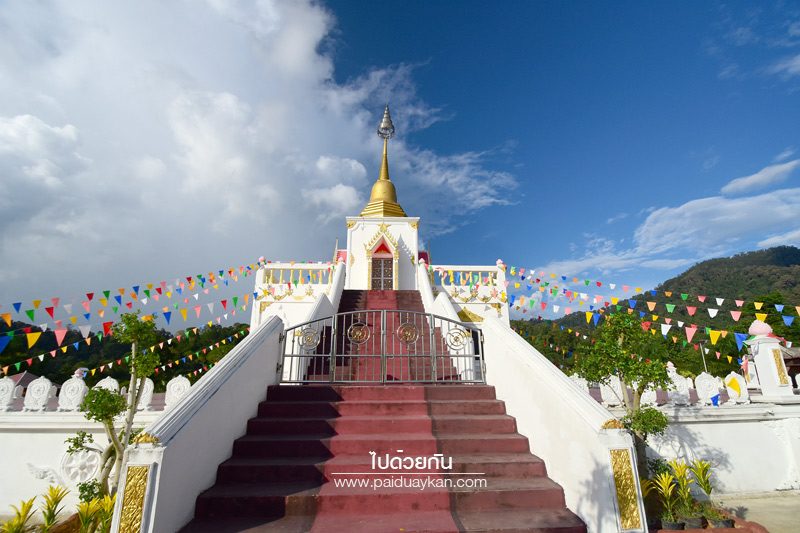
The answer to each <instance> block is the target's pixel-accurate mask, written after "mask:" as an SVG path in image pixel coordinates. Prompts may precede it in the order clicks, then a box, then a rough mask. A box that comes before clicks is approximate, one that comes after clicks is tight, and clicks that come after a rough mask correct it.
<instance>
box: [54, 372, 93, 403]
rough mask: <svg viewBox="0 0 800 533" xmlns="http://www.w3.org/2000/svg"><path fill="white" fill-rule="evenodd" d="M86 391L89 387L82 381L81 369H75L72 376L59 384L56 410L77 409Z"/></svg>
mask: <svg viewBox="0 0 800 533" xmlns="http://www.w3.org/2000/svg"><path fill="white" fill-rule="evenodd" d="M88 391H89V387H87V386H86V383H85V382H84V381H83V369H78V370H76V371H75V373H74V374H73V375H72V377H71V378H69V379H68V380H67V381H65V382H64V384H63V385H61V391H60V392H59V393H58V410H59V411H77V410H78V408H79V407H80V406H81V402H82V401H83V397H84V396H86V393H87V392H88Z"/></svg>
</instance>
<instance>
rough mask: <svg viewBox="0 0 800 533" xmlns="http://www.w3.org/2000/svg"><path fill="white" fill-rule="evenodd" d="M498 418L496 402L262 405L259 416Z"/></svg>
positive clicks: (502, 408) (500, 409)
mask: <svg viewBox="0 0 800 533" xmlns="http://www.w3.org/2000/svg"><path fill="white" fill-rule="evenodd" d="M424 414H432V415H459V414H461V415H492V414H497V415H502V414H505V404H504V403H503V402H501V401H499V400H458V401H451V400H428V401H422V400H420V401H416V400H398V401H371V400H363V401H362V400H353V401H341V402H315V401H308V402H299V401H298V402H269V401H266V402H262V403H261V404H260V405H259V407H258V416H260V417H269V416H273V417H291V418H294V417H310V418H319V417H330V418H335V417H339V416H358V415H362V416H363V415H404V416H411V415H424Z"/></svg>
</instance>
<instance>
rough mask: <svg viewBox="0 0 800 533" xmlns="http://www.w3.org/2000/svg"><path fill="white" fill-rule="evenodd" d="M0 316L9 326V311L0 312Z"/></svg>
mask: <svg viewBox="0 0 800 533" xmlns="http://www.w3.org/2000/svg"><path fill="white" fill-rule="evenodd" d="M0 318H2V319H3V322H5V323H6V325H7V326H8V327H11V313H3V314H0Z"/></svg>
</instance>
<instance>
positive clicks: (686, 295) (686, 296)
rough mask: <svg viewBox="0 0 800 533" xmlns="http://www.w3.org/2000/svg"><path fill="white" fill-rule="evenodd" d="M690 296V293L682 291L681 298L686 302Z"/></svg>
mask: <svg viewBox="0 0 800 533" xmlns="http://www.w3.org/2000/svg"><path fill="white" fill-rule="evenodd" d="M688 297H689V295H688V294H686V293H685V292H682V293H681V300H683V301H684V302H685V301H686V299H687V298H688Z"/></svg>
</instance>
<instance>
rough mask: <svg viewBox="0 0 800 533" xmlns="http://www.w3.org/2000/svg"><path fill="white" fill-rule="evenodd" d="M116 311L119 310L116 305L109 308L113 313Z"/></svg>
mask: <svg viewBox="0 0 800 533" xmlns="http://www.w3.org/2000/svg"><path fill="white" fill-rule="evenodd" d="M117 309H119V307H117V306H116V305H112V306H111V310H112V311H114V312H115V313H116V312H117Z"/></svg>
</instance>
